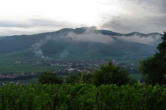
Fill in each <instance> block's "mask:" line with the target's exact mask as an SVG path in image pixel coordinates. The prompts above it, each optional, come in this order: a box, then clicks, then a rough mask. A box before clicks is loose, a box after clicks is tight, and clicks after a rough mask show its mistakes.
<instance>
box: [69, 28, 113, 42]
mask: <svg viewBox="0 0 166 110" xmlns="http://www.w3.org/2000/svg"><path fill="white" fill-rule="evenodd" d="M95 30H96V29H95V28H94V27H90V28H86V31H85V32H84V33H83V34H76V33H73V32H70V33H69V34H68V35H67V36H66V37H67V38H71V39H72V40H73V41H76V42H97V43H110V42H113V39H112V38H111V37H110V36H107V35H103V34H101V33H96V32H95Z"/></svg>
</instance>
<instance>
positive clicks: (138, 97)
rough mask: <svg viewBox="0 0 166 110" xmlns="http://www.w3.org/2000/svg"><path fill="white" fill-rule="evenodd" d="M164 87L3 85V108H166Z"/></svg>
mask: <svg viewBox="0 0 166 110" xmlns="http://www.w3.org/2000/svg"><path fill="white" fill-rule="evenodd" d="M165 104H166V89H165V86H145V85H144V86H143V85H140V84H134V85H123V86H117V85H113V84H112V85H102V86H98V87H96V86H94V85H87V84H75V85H69V84H61V85H59V84H58V85H50V84H49V85H46V84H34V85H26V86H25V85H5V86H3V87H0V110H165Z"/></svg>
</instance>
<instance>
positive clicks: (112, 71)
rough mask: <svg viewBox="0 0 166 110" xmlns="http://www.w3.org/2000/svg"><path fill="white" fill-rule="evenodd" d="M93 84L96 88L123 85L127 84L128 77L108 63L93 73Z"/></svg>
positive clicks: (124, 72) (118, 68) (125, 73)
mask: <svg viewBox="0 0 166 110" xmlns="http://www.w3.org/2000/svg"><path fill="white" fill-rule="evenodd" d="M93 82H94V84H95V85H97V86H98V85H102V84H117V85H123V84H127V83H129V76H128V73H127V72H126V71H124V70H122V69H121V68H120V67H118V66H116V65H113V64H112V63H111V62H110V63H108V64H104V65H102V66H101V67H100V69H98V70H97V71H96V72H95V73H94V76H93Z"/></svg>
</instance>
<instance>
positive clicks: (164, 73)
mask: <svg viewBox="0 0 166 110" xmlns="http://www.w3.org/2000/svg"><path fill="white" fill-rule="evenodd" d="M157 49H158V51H157V52H156V53H155V54H154V55H153V56H152V57H149V58H147V59H145V60H143V61H142V62H141V65H140V70H141V72H142V73H143V74H144V75H145V80H146V83H148V84H160V85H161V84H166V33H164V35H163V37H162V42H161V43H160V44H159V45H158V47H157Z"/></svg>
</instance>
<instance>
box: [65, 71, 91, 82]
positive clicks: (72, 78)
mask: <svg viewBox="0 0 166 110" xmlns="http://www.w3.org/2000/svg"><path fill="white" fill-rule="evenodd" d="M92 78H93V74H92V73H71V74H70V75H68V76H67V77H66V83H70V84H76V83H87V84H90V83H92Z"/></svg>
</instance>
